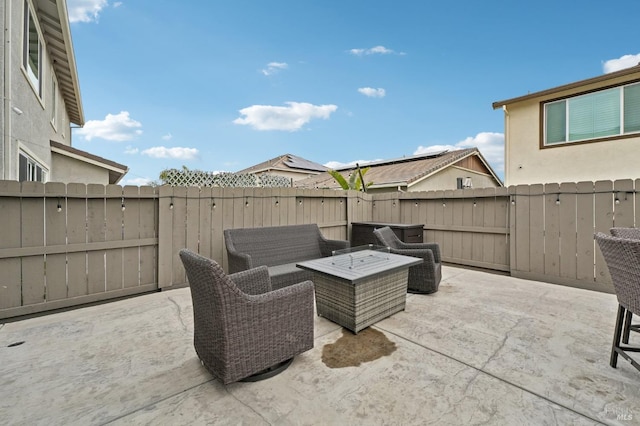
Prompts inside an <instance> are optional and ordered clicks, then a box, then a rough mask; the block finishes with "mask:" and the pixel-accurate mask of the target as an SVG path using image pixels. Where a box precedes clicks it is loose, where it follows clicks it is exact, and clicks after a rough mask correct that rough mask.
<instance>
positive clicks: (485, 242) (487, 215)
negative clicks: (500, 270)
mask: <svg viewBox="0 0 640 426" xmlns="http://www.w3.org/2000/svg"><path fill="white" fill-rule="evenodd" d="M484 192H485V194H484V195H486V196H487V197H485V200H486V202H485V203H484V213H483V217H484V221H483V223H482V226H483V227H486V228H491V227H495V226H496V202H495V191H494V190H491V189H489V188H487V190H486V191H484ZM491 195H494V196H493V198H491ZM495 238H496V237H495V235H491V234H483V235H482V261H483V262H484V263H485V264H491V263H495V257H496V254H495Z"/></svg>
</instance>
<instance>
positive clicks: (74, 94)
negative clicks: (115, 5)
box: [35, 0, 85, 126]
mask: <svg viewBox="0 0 640 426" xmlns="http://www.w3.org/2000/svg"><path fill="white" fill-rule="evenodd" d="M35 3H36V5H37V11H36V14H37V15H38V19H39V21H40V24H41V25H42V28H43V37H44V40H45V44H46V46H47V52H48V54H49V56H50V58H51V63H52V66H53V68H54V72H55V75H56V78H57V80H58V88H59V90H60V93H61V94H62V98H63V99H64V103H65V107H66V108H65V109H66V112H67V114H68V116H69V121H70V122H71V123H74V124H77V125H79V126H82V125H84V123H85V121H84V111H83V108H82V96H81V94H80V83H79V79H78V70H77V66H76V59H75V54H74V50H73V41H72V38H71V27H70V24H69V15H68V12H67V2H66V0H37V1H36V2H35Z"/></svg>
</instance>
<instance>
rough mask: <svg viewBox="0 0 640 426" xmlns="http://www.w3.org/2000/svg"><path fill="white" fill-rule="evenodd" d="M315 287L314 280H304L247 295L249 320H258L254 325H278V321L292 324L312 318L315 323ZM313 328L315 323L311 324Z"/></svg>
mask: <svg viewBox="0 0 640 426" xmlns="http://www.w3.org/2000/svg"><path fill="white" fill-rule="evenodd" d="M313 298H314V287H313V282H312V281H308V280H307V281H303V282H300V283H297V284H293V285H290V286H287V287H282V288H279V289H276V290H273V291H270V292H268V293H263V294H256V295H247V296H246V300H245V303H246V308H247V312H245V313H246V314H247V315H249V316H250V317H251V319H250V318H247V320H249V322H255V321H258V322H259V323H260V325H257V324H255V325H254V327H267V328H270V329H271V328H273V327H276V324H275V323H276V322H278V321H281V322H286V323H289V324H290V326H293V324H295V323H298V322H300V321H304V320H305V318H307V319H308V318H311V322H312V323H313V300H314V299H313ZM311 328H313V325H311Z"/></svg>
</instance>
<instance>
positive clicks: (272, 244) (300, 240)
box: [229, 224, 322, 267]
mask: <svg viewBox="0 0 640 426" xmlns="http://www.w3.org/2000/svg"><path fill="white" fill-rule="evenodd" d="M229 234H230V235H231V240H232V241H233V246H234V248H235V250H236V251H238V252H240V253H247V254H249V255H251V259H252V260H253V266H254V267H255V266H260V265H267V266H275V265H282V264H284V263H292V262H300V261H303V260H309V259H317V258H319V257H322V252H321V251H320V241H319V234H320V231H319V230H318V227H317V225H315V224H311V225H291V226H271V227H265V228H240V229H231V230H229Z"/></svg>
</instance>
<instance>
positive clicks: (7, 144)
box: [2, 0, 11, 180]
mask: <svg viewBox="0 0 640 426" xmlns="http://www.w3.org/2000/svg"><path fill="white" fill-rule="evenodd" d="M3 44H4V46H3V47H4V75H3V76H2V78H3V84H4V93H3V94H2V100H3V101H4V131H3V132H2V148H3V167H2V179H5V180H8V179H10V178H11V0H5V2H4V40H3Z"/></svg>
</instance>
